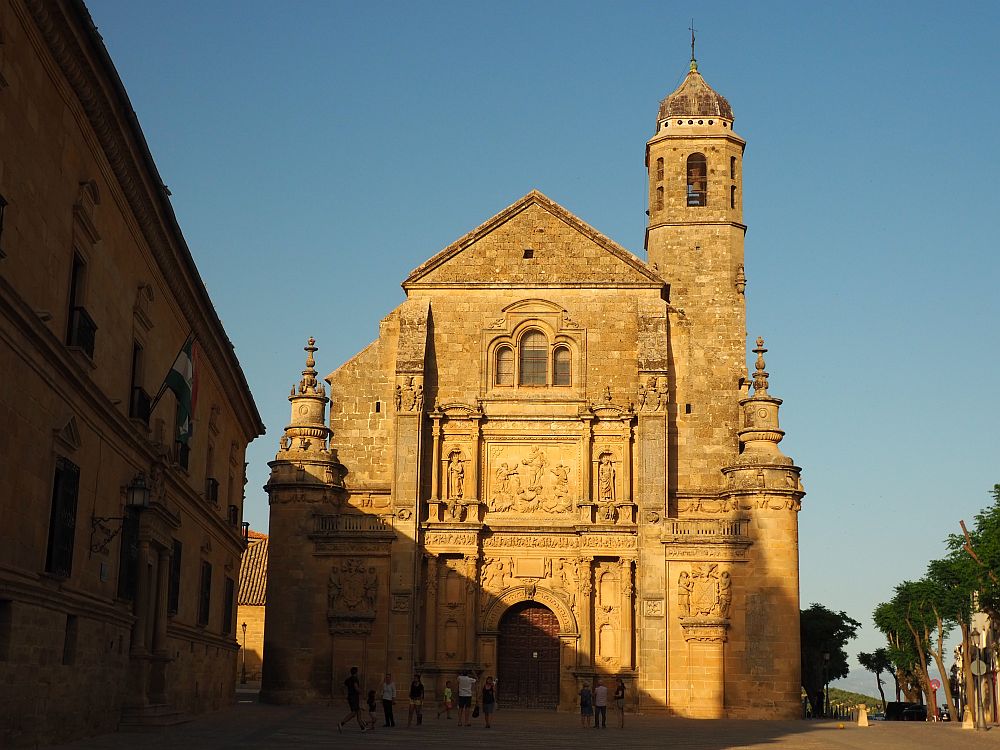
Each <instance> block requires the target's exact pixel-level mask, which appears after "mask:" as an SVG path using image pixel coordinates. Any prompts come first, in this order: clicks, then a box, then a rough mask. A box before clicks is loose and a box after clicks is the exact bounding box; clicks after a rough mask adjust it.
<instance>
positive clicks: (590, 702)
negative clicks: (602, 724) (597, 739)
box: [580, 682, 594, 727]
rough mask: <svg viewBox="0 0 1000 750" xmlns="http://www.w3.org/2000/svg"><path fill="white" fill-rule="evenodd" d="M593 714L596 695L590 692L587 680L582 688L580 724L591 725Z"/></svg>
mask: <svg viewBox="0 0 1000 750" xmlns="http://www.w3.org/2000/svg"><path fill="white" fill-rule="evenodd" d="M593 716H594V695H593V693H591V692H590V685H588V684H587V683H586V682H585V683H583V688H581V690H580V726H582V727H589V726H590V720H591V719H592V718H593Z"/></svg>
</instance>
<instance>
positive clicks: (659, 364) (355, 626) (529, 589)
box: [262, 60, 804, 718]
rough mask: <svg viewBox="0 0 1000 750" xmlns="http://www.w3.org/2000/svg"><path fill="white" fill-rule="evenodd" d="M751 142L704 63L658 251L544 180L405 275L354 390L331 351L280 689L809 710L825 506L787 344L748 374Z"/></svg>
mask: <svg viewBox="0 0 1000 750" xmlns="http://www.w3.org/2000/svg"><path fill="white" fill-rule="evenodd" d="M744 145H745V143H744V141H743V139H741V138H740V137H739V136H738V135H736V133H735V132H734V131H733V113H732V110H731V108H730V106H729V104H728V102H727V101H726V100H725V99H724V98H723V97H722V96H720V95H719V94H717V93H716V92H715V91H713V90H712V89H711V88H710V87H709V86H708V84H707V83H705V81H704V79H703V78H702V77H701V75H700V74H699V73H698V70H697V65H696V64H695V62H694V60H692V64H691V70H690V72H689V74H688V75H687V77H686V79H685V80H684V82H683V83H682V85H681V86H680V87H679V88H678V89H677V90H676V91H675V92H673V93H672V94H670V95H669V96H668V97H667V98H666V99H664V100H663V102H662V103H661V105H660V109H659V113H658V116H657V118H656V127H655V131H654V134H653V136H652V138H650V140H649V141H648V143H647V144H646V146H645V153H646V164H647V167H648V173H649V211H648V214H649V225H648V229H647V233H646V243H645V244H646V253H647V255H646V257H647V260H646V261H643V260H641V259H640V258H638V257H636V256H635V255H633V254H632V253H630V252H629V251H628V250H626V249H625V248H623V247H621V246H619V245H617V244H615V243H614V242H613V241H612V240H610V239H608V238H607V237H605V236H603V235H602V234H600V233H599V232H597V231H596V230H595V229H593V228H592V227H590V226H588V225H587V224H585V223H584V222H583V221H581V220H580V219H578V218H577V217H576V216H574V215H572V214H571V213H570V212H569V211H567V210H566V209H564V208H562V207H561V206H559V205H557V204H556V203H554V202H553V201H551V200H550V199H549V198H547V197H545V196H544V195H542V194H540V193H538V192H531V193H529V194H528V195H526V196H525V197H524V198H522V199H521V200H519V201H517V202H516V203H515V204H513V205H512V206H510V207H508V208H506V209H505V210H503V211H501V212H500V213H499V214H497V215H496V216H494V217H493V218H491V219H489V220H488V221H487V222H485V223H484V224H482V225H481V226H479V227H478V228H476V229H475V230H473V231H472V232H470V233H469V234H467V235H466V236H464V237H462V238H461V239H459V240H458V241H456V242H455V243H453V244H452V245H450V246H449V247H447V248H445V249H444V250H443V251H441V252H440V253H438V254H437V255H436V256H434V257H433V258H431V259H429V260H428V261H426V262H425V263H423V264H422V265H420V266H419V267H418V268H416V270H414V271H413V272H412V273H411V274H410V275H409V276H408V277H407V278H406V279H405V280H404V281H403V289H404V290H405V292H406V296H407V298H406V301H405V302H404V303H403V304H401V305H400V306H399V307H398V308H397V309H395V310H394V311H392V312H391V313H390V314H389V315H388V316H386V317H385V319H383V320H382V322H381V324H380V328H379V336H378V338H377V340H375V341H374V342H373V343H372V344H370V345H369V346H368V347H367V348H365V349H364V350H363V351H362V352H360V353H359V354H358V355H356V356H355V357H354V358H352V359H351V360H349V361H348V362H346V363H345V364H343V365H342V366H340V367H339V368H338V369H337V370H335V371H334V372H333V373H331V374H330V375H329V376H328V377H327V378H326V382H327V383H328V384H329V396H328V395H327V391H326V387H325V385H324V384H323V382H321V381H320V380H319V379H318V377H317V371H316V362H315V358H314V352H315V351H316V346H315V342H314V341H312V340H310V342H309V345H308V346H307V347H306V350H307V352H308V357H307V360H306V369H305V370H304V371H303V373H302V378H301V380H300V381H299V383H298V385H297V386H296V387H294V388H293V389H292V393H291V395H290V396H289V397H288V398H289V401H290V402H291V407H292V409H291V422H290V423H289V425H288V427H287V428H286V430H285V432H284V435H283V436H282V438H281V446H280V450H279V451H278V453H277V456H276V458H275V460H274V461H273V462H272V463H271V468H272V472H271V477H270V481H269V482H268V485H267V490H268V492H269V496H270V504H271V522H270V538H271V542H272V544H271V547H270V561H269V564H270V570H269V577H268V595H267V606H268V615H267V627H266V632H265V659H264V683H263V693H262V695H263V697H264V699H265V700H271V701H276V702H283V701H305V700H312V699H321V698H326V697H329V696H331V695H332V696H334V697H340V696H341V694H342V682H343V679H344V677H345V675H346V674H347V671H348V669H349V668H350V667H351V666H352V665H357V666H359V667H360V668H361V671H362V673H363V677H364V679H363V682H364V683H365V687H366V688H369V687H375V686H376V685H377V684H378V682H379V681H380V679H381V675H382V673H383V672H386V671H390V672H394V673H396V675H397V680H398V681H399V682H402V683H403V684H405V682H406V681H407V680H408V679H409V674H410V672H411V671H413V670H415V671H419V672H420V673H421V674H422V675H423V679H424V682H425V684H426V685H428V687H429V694H434V695H439V694H440V690H441V688H442V687H443V684H444V681H445V680H446V679H452V680H454V677H455V674H456V672H458V671H459V670H462V669H467V668H471V669H474V670H476V671H477V672H480V674H484V675H485V674H492V675H496V676H498V677H499V690H498V693H499V699H500V702H501V703H502V704H507V705H511V706H525V707H552V708H558V709H560V710H570V709H572V708H573V707H574V706H576V705H577V693H578V690H579V688H580V684H581V683H582V682H583V681H590V680H592V679H594V678H595V677H597V676H606V677H621V678H623V679H624V680H625V682H626V684H627V687H628V696H629V697H628V705H629V707H630V709H637V710H641V711H667V712H670V713H673V714H677V715H682V716H695V717H723V716H728V717H755V718H777V717H784V718H790V717H794V716H797V715H798V714H799V711H800V701H799V693H800V687H799V625H798V614H799V595H798V525H797V523H798V522H797V514H798V511H799V508H800V500H801V498H802V496H803V494H804V493H803V490H802V486H801V484H800V480H799V469H798V468H797V467H796V466H794V465H793V464H792V461H791V460H790V459H789V458H787V457H786V456H784V455H783V454H782V452H781V451H780V449H779V447H778V443H779V442H780V440H781V438H782V435H783V433H782V431H781V430H780V429H779V426H778V407H779V405H780V404H781V401H780V400H779V399H777V398H774V397H773V396H771V395H769V393H768V381H767V377H768V374H767V372H766V371H765V363H764V357H763V355H764V353H765V351H766V350H765V349H764V346H763V342H762V341H761V340H760V339H758V340H757V345H756V348H754V352H755V353H756V355H757V357H756V362H755V365H754V375H753V376H752V378H751V377H750V376H749V375H748V373H747V365H746V361H747V359H746V358H747V352H746V343H745V342H746V329H745V326H746V322H745V321H746V315H745V290H746V285H747V279H746V275H745V270H744V258H743V238H744V233H745V230H746V227H745V226H744V224H743V211H742V205H743V200H742V198H743V196H742V177H743V150H744ZM638 210H641V208H640V207H637V211H638ZM329 325H330V328H331V329H332V330H335V328H336V325H335V324H334V322H333V321H331V322H330V324H329ZM751 387H752V395H751ZM327 404H329V416H327V411H326V409H327Z"/></svg>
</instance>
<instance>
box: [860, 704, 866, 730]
mask: <svg viewBox="0 0 1000 750" xmlns="http://www.w3.org/2000/svg"><path fill="white" fill-rule="evenodd" d="M858 726H859V727H866V726H868V706H867V705H866V704H864V703H861V704H860V705H859V706H858Z"/></svg>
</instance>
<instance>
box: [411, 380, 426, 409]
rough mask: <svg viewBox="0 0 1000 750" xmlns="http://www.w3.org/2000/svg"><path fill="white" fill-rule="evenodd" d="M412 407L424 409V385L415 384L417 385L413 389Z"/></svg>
mask: <svg viewBox="0 0 1000 750" xmlns="http://www.w3.org/2000/svg"><path fill="white" fill-rule="evenodd" d="M413 408H414V409H416V410H417V411H423V410H424V386H423V384H421V383H418V384H417V387H416V389H415V391H414V403H413Z"/></svg>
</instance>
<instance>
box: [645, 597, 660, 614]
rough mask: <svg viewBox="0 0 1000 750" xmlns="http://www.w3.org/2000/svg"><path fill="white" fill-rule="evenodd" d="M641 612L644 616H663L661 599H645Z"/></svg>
mask: <svg viewBox="0 0 1000 750" xmlns="http://www.w3.org/2000/svg"><path fill="white" fill-rule="evenodd" d="M642 614H643V615H645V616H646V617H663V600H662V599H646V600H645V601H643V603H642Z"/></svg>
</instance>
